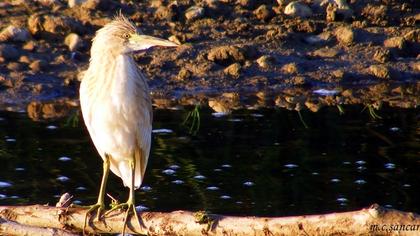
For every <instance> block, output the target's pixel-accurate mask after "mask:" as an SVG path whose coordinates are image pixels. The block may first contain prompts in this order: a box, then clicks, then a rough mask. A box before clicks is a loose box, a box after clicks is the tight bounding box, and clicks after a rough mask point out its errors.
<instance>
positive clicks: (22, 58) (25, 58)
mask: <svg viewBox="0 0 420 236" xmlns="http://www.w3.org/2000/svg"><path fill="white" fill-rule="evenodd" d="M19 62H20V63H25V64H30V63H31V59H29V57H28V56H25V55H23V56H20V57H19Z"/></svg>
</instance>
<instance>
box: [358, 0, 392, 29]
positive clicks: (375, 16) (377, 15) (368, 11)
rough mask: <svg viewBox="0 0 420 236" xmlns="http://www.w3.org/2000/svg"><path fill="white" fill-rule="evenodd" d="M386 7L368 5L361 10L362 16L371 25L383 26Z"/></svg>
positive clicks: (385, 19)
mask: <svg viewBox="0 0 420 236" xmlns="http://www.w3.org/2000/svg"><path fill="white" fill-rule="evenodd" d="M387 12H388V7H387V6H386V5H372V4H370V3H368V4H367V5H366V7H364V8H363V10H362V16H363V17H365V18H366V19H368V20H369V21H370V22H371V23H372V24H376V25H381V26H385V25H387V24H388V22H387V15H388V14H387Z"/></svg>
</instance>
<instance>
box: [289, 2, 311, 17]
mask: <svg viewBox="0 0 420 236" xmlns="http://www.w3.org/2000/svg"><path fill="white" fill-rule="evenodd" d="M284 14H286V15H289V16H293V17H300V18H308V17H311V16H312V15H313V12H312V9H311V8H310V7H308V6H307V5H306V4H304V3H301V2H291V3H289V4H287V6H286V7H285V8H284Z"/></svg>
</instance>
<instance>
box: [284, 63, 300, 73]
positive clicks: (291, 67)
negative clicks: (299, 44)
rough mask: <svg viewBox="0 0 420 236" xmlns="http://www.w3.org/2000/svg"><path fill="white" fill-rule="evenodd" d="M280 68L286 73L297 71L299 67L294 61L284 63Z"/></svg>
mask: <svg viewBox="0 0 420 236" xmlns="http://www.w3.org/2000/svg"><path fill="white" fill-rule="evenodd" d="M281 69H282V71H284V73H286V74H296V73H298V72H299V68H298V66H297V65H296V63H294V62H292V63H288V64H286V65H284V66H283V67H282V68H281Z"/></svg>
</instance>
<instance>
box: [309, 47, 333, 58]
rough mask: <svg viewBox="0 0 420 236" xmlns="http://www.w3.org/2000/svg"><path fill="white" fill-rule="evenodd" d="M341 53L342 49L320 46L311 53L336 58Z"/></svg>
mask: <svg viewBox="0 0 420 236" xmlns="http://www.w3.org/2000/svg"><path fill="white" fill-rule="evenodd" d="M339 53H340V50H338V49H335V48H328V47H325V48H320V49H317V50H315V51H313V52H311V53H310V55H311V56H314V57H322V58H335V57H336V56H337V55H338V54H339Z"/></svg>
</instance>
